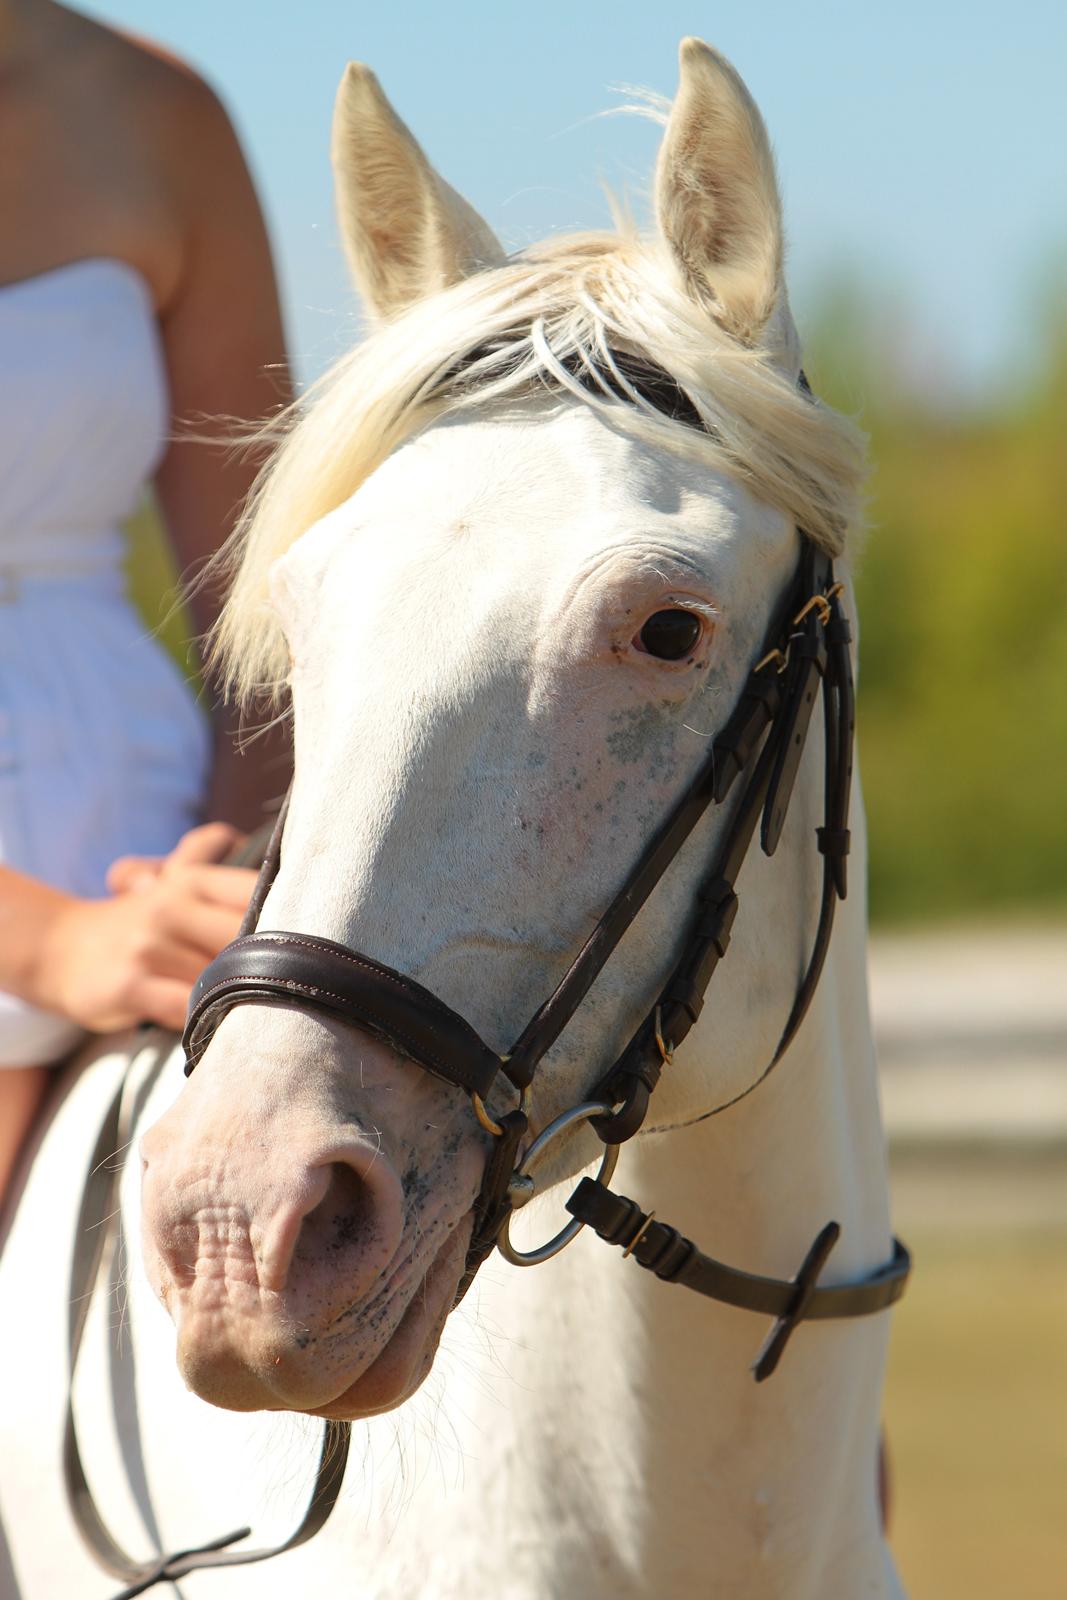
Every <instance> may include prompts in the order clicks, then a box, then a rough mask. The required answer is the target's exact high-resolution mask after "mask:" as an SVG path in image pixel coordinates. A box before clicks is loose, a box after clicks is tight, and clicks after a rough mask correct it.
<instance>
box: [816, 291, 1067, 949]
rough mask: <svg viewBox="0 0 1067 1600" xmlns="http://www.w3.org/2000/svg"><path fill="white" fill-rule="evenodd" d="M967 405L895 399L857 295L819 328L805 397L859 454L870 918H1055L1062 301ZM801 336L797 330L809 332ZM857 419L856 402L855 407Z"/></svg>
mask: <svg viewBox="0 0 1067 1600" xmlns="http://www.w3.org/2000/svg"><path fill="white" fill-rule="evenodd" d="M1033 324H1034V327H1035V330H1038V332H1039V335H1040V337H1039V340H1038V339H1035V347H1036V349H1037V350H1038V352H1039V353H1038V356H1037V359H1035V360H1034V361H1033V362H1032V363H1031V364H1030V367H1029V370H1028V373H1027V374H1026V376H1025V378H1018V379H1016V380H1015V381H1013V382H1009V381H1007V380H1006V381H1005V382H1004V384H1003V385H1000V386H997V388H996V389H995V390H994V391H993V392H991V393H990V394H989V395H988V396H987V397H985V398H984V400H983V402H982V404H981V406H980V407H977V408H975V407H971V408H970V409H967V410H962V409H960V408H956V409H955V410H951V409H946V408H945V406H944V405H943V403H942V404H939V403H937V402H935V401H933V400H931V401H929V402H924V400H923V398H922V396H921V395H916V393H915V389H914V385H911V386H909V387H908V388H904V387H903V386H901V385H899V384H897V383H894V381H893V378H892V371H893V350H892V342H893V341H892V338H891V337H890V336H889V335H888V334H884V335H883V337H882V339H881V341H880V343H881V347H880V348H879V347H878V344H876V342H875V341H873V340H872V338H871V336H870V334H869V332H868V331H867V330H868V329H869V328H870V327H871V326H872V319H871V317H870V316H869V315H867V314H866V308H865V307H864V305H863V303H862V299H861V298H860V297H856V296H855V295H853V294H850V293H849V292H848V291H838V292H836V293H835V294H833V295H831V296H829V297H828V300H827V304H826V308H825V310H824V312H823V314H822V315H821V316H820V317H819V318H818V319H817V320H816V326H815V329H814V338H813V339H811V341H810V342H811V344H812V348H813V357H812V361H811V363H810V365H811V370H812V379H813V382H814V384H815V387H816V389H817V391H818V392H819V393H821V394H823V395H825V397H826V398H827V399H828V400H830V401H831V402H833V403H835V404H838V405H840V406H842V407H843V408H844V409H846V410H849V411H851V412H853V413H854V414H858V416H859V420H860V421H861V423H862V424H863V425H864V427H865V428H866V429H867V432H868V434H869V436H870V440H871V455H872V462H873V473H872V478H871V498H870V532H869V534H868V537H867V540H866V543H865V545H864V548H863V552H862V555H861V557H860V559H859V562H858V565H857V588H858V601H859V611H860V637H861V651H860V659H861V669H860V684H859V729H860V752H861V759H862V770H863V779H864V791H865V795H866V801H867V810H868V815H869V819H870V828H871V912H872V917H873V918H874V919H875V920H880V921H886V920H895V921H900V920H904V919H919V918H923V919H925V918H933V917H936V918H950V917H956V916H963V915H970V914H976V913H988V912H991V911H992V910H993V909H994V908H997V909H1003V910H1004V911H1006V912H1009V913H1012V914H1015V913H1021V912H1027V913H1031V914H1032V913H1034V912H1035V911H1036V912H1038V913H1046V914H1049V913H1054V912H1056V911H1062V910H1063V909H1064V907H1065V906H1067V815H1065V813H1067V449H1065V439H1064V428H1065V422H1067V296H1064V295H1062V294H1058V293H1057V292H1053V293H1052V294H1047V295H1045V296H1044V297H1042V299H1041V301H1040V303H1038V304H1037V305H1035V308H1034V316H1033ZM810 331H811V330H809V333H810ZM857 402H859V404H858V406H857Z"/></svg>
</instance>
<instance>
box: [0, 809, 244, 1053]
mask: <svg viewBox="0 0 1067 1600" xmlns="http://www.w3.org/2000/svg"><path fill="white" fill-rule="evenodd" d="M233 842H234V834H233V830H232V829H230V828H227V827H224V826H222V825H220V824H213V825H209V826H207V827H204V828H195V829H193V831H192V832H191V833H187V834H186V835H185V837H184V839H182V840H181V842H180V843H179V844H178V846H177V847H176V849H175V850H174V851H172V853H171V854H170V855H169V856H167V857H166V858H165V859H164V861H162V862H160V863H158V864H148V863H146V864H142V869H141V872H140V876H139V882H138V885H137V887H135V888H131V889H130V890H129V892H127V893H124V894H116V895H114V896H112V897H111V898H109V899H106V900H80V899H77V898H76V897H75V896H73V895H69V894H63V893H62V892H61V891H60V890H58V889H52V888H49V887H48V885H46V884H43V883H40V882H38V880H37V879H36V878H27V877H24V876H23V874H22V873H19V872H14V871H13V870H12V869H11V868H10V867H2V866H0V989H4V990H6V991H8V992H9V993H11V994H16V995H18V996H20V998H21V999H23V1000H27V1001H29V1003H30V1004H31V1005H35V1006H39V1007H40V1008H41V1009H42V1010H44V1011H54V1012H57V1013H58V1014H59V1015H61V1016H64V1017H68V1018H69V1019H70V1020H71V1021H72V1022H77V1023H79V1024H80V1026H81V1027H83V1028H89V1029H91V1030H92V1031H94V1032H98V1033H105V1032H110V1031H111V1030H112V1029H118V1028H126V1027H130V1026H131V1025H132V1024H133V1023H135V1022H143V1021H150V1022H158V1023H160V1024H162V1026H163V1027H167V1028H173V1029H175V1030H179V1029H181V1028H182V1027H183V1026H184V1021H185V1011H186V1006H187V1004H188V1000H189V990H190V989H191V987H192V985H193V983H194V982H195V981H196V978H197V977H198V976H199V974H200V972H201V971H202V970H203V968H204V967H205V966H206V965H207V963H208V962H209V961H210V960H212V959H213V957H214V956H216V955H217V954H218V952H219V951H220V950H221V949H222V947H223V945H225V944H228V943H229V942H230V940H231V939H233V938H235V937H236V934H237V931H238V927H239V925H240V922H241V917H242V915H243V913H244V909H245V906H246V905H247V904H248V898H249V895H250V894H251V892H252V887H253V884H254V883H255V878H256V875H255V873H254V872H252V871H249V870H247V869H245V868H237V867H221V866H217V865H214V863H215V862H217V861H218V860H219V859H220V857H221V856H222V855H225V854H227V853H228V851H229V849H230V848H231V846H232V844H233Z"/></svg>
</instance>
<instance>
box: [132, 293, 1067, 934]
mask: <svg viewBox="0 0 1067 1600" xmlns="http://www.w3.org/2000/svg"><path fill="white" fill-rule="evenodd" d="M812 321H813V324H814V325H813V326H812V325H809V327H808V329H807V334H808V345H809V349H810V351H811V357H810V360H809V362H808V368H809V372H810V374H811V377H812V381H813V383H814V385H815V388H816V390H817V392H818V393H820V394H821V395H823V396H824V397H825V398H826V399H827V400H829V401H830V402H831V403H833V404H835V405H839V406H841V407H842V408H843V409H844V410H847V411H849V412H852V413H854V414H856V415H858V417H859V420H860V422H861V423H862V424H863V426H864V427H865V428H866V430H867V431H868V433H869V435H870V439H871V455H872V462H873V473H872V479H871V500H870V532H869V535H868V537H867V539H866V542H865V545H864V548H863V553H862V556H861V558H860V560H859V563H858V567H857V584H858V596H859V607H860V629H861V642H862V648H861V662H862V666H861V671H860V684H859V690H860V721H859V727H860V750H861V757H862V770H863V778H864V791H865V795H866V800H867V809H868V815H869V819H870V829H871V912H872V916H873V918H874V919H875V920H879V921H902V920H908V919H912V920H918V919H928V918H937V919H944V918H951V917H958V916H965V915H972V914H979V913H988V912H991V911H992V910H993V909H994V908H997V909H1003V910H1005V911H1007V912H1009V913H1011V914H1018V913H1027V914H1033V913H1034V912H1035V911H1036V912H1039V913H1049V914H1051V913H1055V912H1057V911H1059V912H1062V911H1063V910H1064V909H1065V908H1067V816H1065V811H1067V443H1065V438H1064V432H1065V425H1067V295H1063V294H1059V295H1058V296H1057V293H1055V292H1054V293H1052V294H1048V295H1045V296H1044V298H1043V301H1042V302H1041V303H1040V304H1038V305H1036V306H1035V309H1034V316H1033V324H1034V327H1035V329H1037V330H1039V334H1040V338H1039V340H1035V345H1036V346H1037V348H1038V351H1039V354H1038V358H1037V359H1036V360H1035V361H1033V362H1032V363H1031V365H1030V369H1029V372H1028V375H1027V377H1026V378H1025V380H1017V381H1014V382H1010V383H1009V382H1005V383H1004V384H1003V385H1001V386H998V387H997V389H996V391H995V392H994V393H991V394H990V396H989V397H988V398H987V400H986V401H985V403H983V404H982V406H981V407H980V408H978V409H975V408H973V407H972V408H970V409H967V410H961V409H960V408H958V407H957V408H955V409H951V408H946V406H945V405H944V403H943V402H941V403H938V402H936V401H934V400H930V401H926V400H924V399H923V397H922V395H921V394H917V393H916V388H915V383H914V381H911V382H909V383H908V384H902V383H900V382H899V381H897V380H895V379H894V369H895V367H896V366H897V365H898V362H897V349H898V347H899V345H900V343H901V340H900V338H899V335H898V333H897V332H895V331H894V330H892V329H889V330H887V329H886V328H885V326H884V323H883V325H882V326H881V327H880V328H879V325H878V321H877V316H876V313H875V310H874V301H873V298H872V297H867V298H865V297H864V295H863V294H861V293H857V291H856V290H855V289H854V288H851V287H849V286H838V287H836V288H834V289H833V290H831V291H829V292H828V293H827V295H826V297H825V300H824V303H823V306H822V309H821V310H820V311H819V312H818V313H817V314H816V316H815V317H814V318H813V319H812ZM130 569H131V578H132V582H133V587H134V591H135V593H136V595H137V597H138V600H139V602H140V604H141V607H142V609H143V611H144V613H145V616H146V618H147V620H148V622H149V623H150V625H151V626H153V627H161V629H162V633H163V636H164V638H165V640H166V642H167V644H168V647H169V648H171V649H172V650H173V652H174V654H175V656H176V657H177V658H178V660H179V661H180V662H181V664H182V665H183V667H185V668H186V669H187V670H190V671H194V672H195V659H194V657H193V656H192V654H191V652H190V649H189V646H188V634H187V631H186V623H185V619H184V617H183V614H182V613H181V611H180V610H179V609H176V608H175V603H174V596H175V590H174V582H175V579H174V571H173V567H172V565H171V563H170V558H169V555H168V553H167V550H166V546H165V543H164V541H163V539H162V537H161V535H160V531H159V526H158V522H157V520H156V518H155V517H154V515H153V514H152V512H151V510H150V508H147V509H146V511H145V512H144V513H143V514H142V515H141V516H139V517H138V518H137V519H135V523H134V525H133V528H132V538H131V561H130Z"/></svg>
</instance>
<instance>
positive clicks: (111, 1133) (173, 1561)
mask: <svg viewBox="0 0 1067 1600" xmlns="http://www.w3.org/2000/svg"><path fill="white" fill-rule="evenodd" d="M153 1034H154V1036H155V1042H154V1043H153V1044H152V1045H150V1048H154V1049H155V1052H156V1055H155V1060H154V1061H153V1062H152V1064H151V1066H150V1068H149V1069H148V1071H147V1073H146V1075H145V1077H144V1079H143V1080H142V1082H141V1083H140V1085H139V1095H140V1096H143V1094H144V1093H145V1090H146V1087H147V1085H148V1084H150V1083H152V1082H153V1081H154V1080H155V1078H156V1077H157V1076H158V1073H159V1071H160V1070H161V1068H162V1066H163V1063H164V1062H165V1061H166V1060H167V1058H168V1056H169V1055H170V1052H171V1050H172V1048H173V1040H172V1038H171V1035H169V1034H162V1033H160V1032H159V1030H153ZM140 1062H141V1053H140V1052H136V1053H135V1054H133V1055H132V1056H131V1058H130V1062H129V1065H128V1066H127V1069H126V1072H125V1073H124V1075H123V1078H122V1081H121V1083H120V1084H119V1087H118V1089H117V1091H116V1093H115V1095H114V1096H113V1097H112V1099H111V1101H110V1103H109V1105H108V1107H107V1110H106V1112H105V1113H104V1117H103V1120H102V1122H101V1125H100V1131H99V1133H98V1135H97V1139H96V1144H95V1146H94V1149H93V1153H92V1156H91V1158H90V1161H89V1170H88V1173H87V1175H86V1179H85V1186H84V1188H83V1190H82V1200H81V1206H80V1208H79V1212H78V1222H77V1227H76V1230H75V1236H74V1256H73V1260H72V1263H71V1276H70V1313H69V1321H68V1329H67V1339H68V1389H67V1414H66V1421H65V1424H64V1435H63V1485H64V1489H65V1491H66V1496H67V1503H68V1505H69V1507H70V1512H71V1516H72V1517H73V1519H74V1524H75V1527H76V1528H77V1530H78V1532H79V1534H80V1535H81V1538H82V1540H83V1542H84V1543H85V1545H86V1547H87V1548H88V1550H89V1552H90V1554H91V1555H92V1557H93V1559H94V1560H95V1561H96V1562H97V1564H98V1565H99V1566H101V1567H102V1568H103V1569H104V1570H105V1572H110V1573H111V1574H112V1575H113V1576H114V1577H117V1578H121V1579H124V1580H125V1582H126V1584H127V1587H126V1588H125V1589H123V1590H122V1591H121V1593H119V1594H117V1595H115V1596H114V1597H113V1600H132V1597H133V1596H134V1595H139V1594H144V1593H145V1591H146V1590H148V1589H151V1588H153V1587H154V1586H155V1585H156V1584H157V1583H173V1582H175V1581H176V1580H177V1579H179V1578H182V1577H184V1576H185V1575H186V1574H187V1573H190V1572H198V1571H200V1570H202V1569H203V1568H205V1567H243V1566H249V1565H250V1564H252V1563H254V1562H258V1561H269V1560H270V1559H271V1557H272V1556H276V1555H281V1554H282V1552H283V1551H286V1550H295V1549H296V1547H297V1546H298V1545H302V1544H306V1543H307V1541H308V1540H309V1539H311V1538H313V1537H314V1535H315V1534H316V1533H317V1532H318V1531H319V1529H320V1528H321V1527H322V1525H323V1523H324V1522H325V1521H326V1519H327V1517H328V1516H329V1515H330V1512H331V1511H332V1510H333V1507H334V1505H335V1504H336V1501H337V1496H338V1495H339V1493H340V1492H341V1484H342V1481H343V1479H344V1474H345V1463H346V1461H347V1459H348V1446H349V1437H350V1431H351V1430H350V1426H349V1424H348V1423H347V1422H327V1423H326V1424H325V1425H324V1427H323V1432H322V1443H321V1447H320V1450H319V1460H318V1465H317V1467H316V1471H315V1483H314V1486H313V1489H312V1493H311V1499H310V1500H309V1502H308V1506H307V1510H306V1511H305V1513H304V1516H303V1517H302V1519H301V1521H300V1523H299V1525H298V1527H297V1528H296V1529H295V1530H294V1531H293V1533H292V1534H290V1536H289V1538H288V1539H286V1540H285V1541H284V1542H283V1543H282V1544H278V1545H271V1546H268V1547H267V1548H265V1549H256V1550H228V1549H227V1548H226V1547H227V1546H228V1545H231V1544H236V1543H237V1542H238V1541H240V1540H241V1539H247V1538H248V1536H249V1534H250V1533H251V1531H252V1530H251V1529H250V1528H237V1529H235V1530H234V1532H232V1533H228V1534H226V1535H225V1536H224V1537H222V1538H220V1539H212V1540H211V1541H210V1542H208V1543H205V1544H202V1545H197V1546H195V1547H191V1548H189V1549H184V1550H178V1551H175V1552H173V1553H172V1554H169V1555H159V1556H153V1557H150V1558H149V1559H148V1560H146V1561H138V1560H136V1559H135V1558H134V1557H133V1556H131V1555H129V1554H128V1553H127V1551H126V1550H124V1549H123V1547H122V1545H120V1544H119V1542H118V1540H117V1539H116V1538H115V1536H114V1535H113V1534H112V1532H111V1530H110V1529H109V1527H108V1526H107V1523H106V1522H105V1521H104V1518H103V1515H102V1514H101V1512H100V1509H99V1507H98V1506H97V1504H96V1501H95V1500H94V1498H93V1494H92V1491H91V1489H90V1488H89V1481H88V1478H87V1477H86V1473H85V1467H84V1464H83V1461H82V1455H81V1447H80V1444H79V1440H78V1430H77V1426H76V1423H75V1420H74V1376H75V1372H76V1371H77V1365H78V1355H79V1353H80V1350H81V1342H82V1336H83V1334H84V1332H85V1325H86V1322H87V1320H88V1316H89V1309H90V1306H91V1305H92V1302H93V1295H94V1291H95V1289H96V1287H97V1282H98V1279H99V1276H100V1270H101V1266H102V1265H103V1262H104V1259H105V1256H106V1253H107V1247H108V1243H109V1241H110V1239H111V1236H112V1229H113V1227H114V1223H115V1218H116V1217H117V1215H118V1212H119V1185H120V1183H121V1181H122V1171H123V1155H124V1153H125V1152H127V1151H128V1150H129V1149H130V1148H131V1135H132V1131H133V1130H132V1127H131V1126H130V1115H129V1108H130V1103H131V1101H132V1096H131V1095H130V1093H129V1090H130V1083H131V1078H132V1076H133V1069H134V1066H135V1065H137V1064H139V1063H140Z"/></svg>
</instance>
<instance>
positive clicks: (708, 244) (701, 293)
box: [656, 39, 782, 341]
mask: <svg viewBox="0 0 1067 1600" xmlns="http://www.w3.org/2000/svg"><path fill="white" fill-rule="evenodd" d="M679 57H680V69H681V80H680V83H679V86H678V94H677V97H676V98H675V101H674V105H673V107H672V108H671V114H670V118H669V120H668V123H667V131H666V133H665V135H664V138H663V145H662V147H661V149H660V154H659V163H658V166H657V169H656V209H657V213H658V216H659V225H660V231H661V233H662V234H663V237H664V238H665V239H666V241H667V243H668V244H669V245H670V247H671V249H672V251H673V253H674V255H675V257H676V259H677V261H678V263H679V265H680V266H681V269H682V271H683V273H684V275H685V278H686V283H687V287H688V288H689V292H690V293H691V294H693V295H694V296H695V297H696V298H697V299H700V300H701V301H703V302H705V303H707V304H708V305H709V309H710V310H711V311H712V313H713V315H714V316H715V318H716V320H717V321H719V322H720V323H722V324H723V326H724V327H725V328H726V329H727V330H728V331H729V332H730V333H732V334H734V335H735V336H736V337H738V338H740V339H744V340H746V341H751V340H754V339H755V338H756V337H757V335H758V334H759V333H760V331H761V329H762V328H763V326H764V324H765V323H766V321H767V319H768V318H769V316H770V314H771V312H772V310H773V309H774V305H775V301H776V299H777V297H778V293H779V289H780V287H781V277H782V216H781V202H780V200H779V197H778V183H777V179H776V177H775V172H774V157H773V155H772V154H771V146H770V140H769V139H768V137H767V130H766V128H765V127H764V124H763V118H762V117H761V116H760V114H759V111H758V110H757V108H756V104H755V101H754V100H753V99H752V96H751V95H750V94H749V92H748V90H747V89H746V88H745V85H744V84H743V83H742V81H741V79H740V77H739V76H738V74H737V73H736V72H735V71H734V69H733V67H732V66H731V65H730V63H729V62H728V61H727V60H725V58H724V57H723V56H721V55H719V53H718V52H717V51H715V50H712V49H711V48H710V46H708V45H706V44H705V43H704V42H703V40H702V39H683V40H682V44H681V48H680V51H679Z"/></svg>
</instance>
